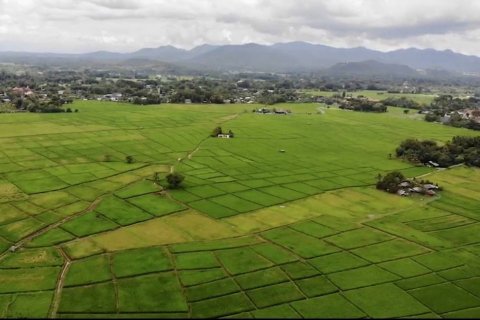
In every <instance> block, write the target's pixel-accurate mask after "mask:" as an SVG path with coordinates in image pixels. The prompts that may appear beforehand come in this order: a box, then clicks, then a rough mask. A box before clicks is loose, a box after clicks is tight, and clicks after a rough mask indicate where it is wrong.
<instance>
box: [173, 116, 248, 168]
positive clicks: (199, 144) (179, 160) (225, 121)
mask: <svg viewBox="0 0 480 320" xmlns="http://www.w3.org/2000/svg"><path fill="white" fill-rule="evenodd" d="M238 116H240V114H239V113H236V114H233V115H231V116H228V117H225V119H222V121H220V122H219V124H224V123H227V122H229V121H231V120H234V119H236V118H237V117H238ZM209 138H210V136H207V137H206V138H204V139H202V140H201V141H200V142H199V143H198V144H197V146H196V147H195V149H193V150H192V151H190V152H189V153H187V155H186V156H185V157H183V158H179V159H178V162H182V161H183V160H185V159H188V160H191V159H192V157H193V155H194V154H195V153H196V152H198V151H199V150H200V147H201V145H202V144H203V143H204V142H205V141H207V140H208V139H209ZM173 172H174V166H173V165H172V166H171V167H170V173H173Z"/></svg>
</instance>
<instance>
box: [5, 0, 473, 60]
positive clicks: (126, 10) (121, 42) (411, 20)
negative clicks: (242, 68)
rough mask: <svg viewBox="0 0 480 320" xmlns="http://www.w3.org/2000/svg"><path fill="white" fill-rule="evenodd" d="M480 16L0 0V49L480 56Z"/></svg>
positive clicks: (465, 2)
mask: <svg viewBox="0 0 480 320" xmlns="http://www.w3.org/2000/svg"><path fill="white" fill-rule="evenodd" d="M479 14H480V1H470V0H456V1H447V0H422V1H419V0H335V1H331V0H302V1H295V0H283V1H278V0H229V1H221V0H84V1H75V0H22V1H18V0H0V43H2V44H3V45H2V50H28V51H57V52H86V51H95V50H111V51H133V50H136V49H139V48H142V47H157V46H160V45H175V46H179V47H183V48H190V47H192V46H195V45H199V44H203V43H212V44H227V43H245V42H259V43H274V42H287V41H309V42H313V43H322V44H326V45H333V46H342V47H354V46H368V47H371V48H374V49H380V50H391V49H396V48H401V47H410V46H414V47H420V48H422V47H434V48H438V49H444V48H450V49H452V50H454V51H459V52H464V53H471V54H478V55H480V41H479V40H480V20H479V19H478V16H479ZM432 39H435V41H433V40H432Z"/></svg>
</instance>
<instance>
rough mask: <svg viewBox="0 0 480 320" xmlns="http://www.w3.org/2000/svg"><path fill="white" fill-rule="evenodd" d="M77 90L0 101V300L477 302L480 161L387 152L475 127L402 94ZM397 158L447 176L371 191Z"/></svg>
mask: <svg viewBox="0 0 480 320" xmlns="http://www.w3.org/2000/svg"><path fill="white" fill-rule="evenodd" d="M417 98H418V99H429V98H431V97H420V96H418V97H417ZM74 107H75V108H78V109H79V110H80V112H78V113H72V114H67V113H65V114H4V115H1V116H0V146H1V148H0V316H2V317H6V318H18V317H27V318H29V317H30V318H32V317H35V318H38V317H40V318H41V317H48V316H50V317H62V318H73V317H81V318H86V317H87V318H89V317H98V316H100V317H111V318H124V317H134V318H137V317H138V318H140V317H156V318H162V317H167V318H172V317H181V318H184V317H194V318H198V317H242V318H244V317H250V318H268V317H280V318H281V317H284V318H301V317H304V318H312V317H315V318H329V317H330V318H331V317H333V318H340V317H347V318H358V317H360V318H361V317H371V318H388V317H453V316H459V317H480V291H479V290H478V287H479V285H480V280H479V279H480V272H479V270H480V237H479V236H478V234H479V230H480V202H479V200H478V199H480V187H479V186H478V185H479V184H478V181H480V171H479V170H478V169H473V168H466V167H458V168H454V169H449V170H443V171H433V170H432V169H429V168H424V167H414V166H412V165H411V164H409V163H406V162H403V161H400V160H396V159H390V157H389V156H388V155H389V153H394V150H395V147H396V146H397V145H398V143H399V142H400V141H402V140H404V139H406V138H410V137H416V138H421V139H425V138H429V139H434V140H436V141H440V142H444V141H446V140H448V139H451V137H452V136H455V135H473V134H475V133H474V132H472V131H467V130H464V129H457V128H452V127H446V126H442V125H437V124H431V123H426V122H423V121H419V120H416V119H415V118H412V117H409V116H406V115H403V113H402V112H401V110H400V109H391V110H390V112H388V113H386V114H365V113H355V112H348V111H342V110H339V109H337V108H329V109H327V108H324V109H325V112H324V113H322V114H317V113H316V110H317V108H319V107H324V106H320V105H318V104H292V105H287V106H283V107H285V108H287V107H288V109H291V110H292V111H293V114H291V115H289V116H275V115H258V114H254V113H252V112H251V110H250V109H252V107H255V106H251V105H248V106H246V105H228V106H212V105H188V106H187V105H159V106H148V107H138V106H132V105H127V104H116V103H99V102H91V101H90V102H88V101H87V102H85V101H82V102H75V106H74ZM218 125H221V126H222V127H223V128H224V129H227V130H229V129H231V130H232V131H234V132H235V138H234V139H216V138H211V137H209V134H210V132H211V130H212V129H213V128H214V127H216V126H218ZM280 150H284V152H280ZM127 156H132V157H133V159H134V161H133V163H126V162H125V158H126V157H127ZM392 170H400V171H402V172H404V174H406V175H408V176H411V177H413V176H419V175H423V174H428V175H429V176H428V179H430V180H432V181H435V182H438V183H439V184H440V185H442V186H443V187H444V191H443V192H442V193H441V196H440V197H436V198H428V199H427V198H423V197H410V198H402V197H398V196H395V195H389V194H386V193H382V192H380V191H377V190H375V188H374V187H373V185H374V184H375V181H376V177H377V175H378V174H384V173H386V172H389V171H392ZM171 171H176V172H180V173H182V174H183V175H184V176H185V181H184V185H183V187H182V188H179V189H176V190H169V189H166V183H165V180H163V177H164V176H165V175H167V174H168V173H169V172H171ZM155 176H159V177H161V178H162V179H161V181H159V182H158V181H157V182H158V183H157V182H156V181H154V180H155V179H154V177H155Z"/></svg>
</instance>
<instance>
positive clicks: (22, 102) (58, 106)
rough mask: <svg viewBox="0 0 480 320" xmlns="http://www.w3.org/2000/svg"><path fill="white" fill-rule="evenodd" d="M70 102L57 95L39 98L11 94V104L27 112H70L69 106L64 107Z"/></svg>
mask: <svg viewBox="0 0 480 320" xmlns="http://www.w3.org/2000/svg"><path fill="white" fill-rule="evenodd" d="M72 102H73V100H72V99H67V98H61V97H59V96H58V95H53V96H52V97H50V98H40V97H38V96H37V95H29V96H15V95H13V96H12V101H11V105H12V106H14V107H15V109H16V110H24V111H28V112H41V113H60V112H72V109H71V108H64V106H65V105H66V104H70V103H72ZM75 112H78V109H75Z"/></svg>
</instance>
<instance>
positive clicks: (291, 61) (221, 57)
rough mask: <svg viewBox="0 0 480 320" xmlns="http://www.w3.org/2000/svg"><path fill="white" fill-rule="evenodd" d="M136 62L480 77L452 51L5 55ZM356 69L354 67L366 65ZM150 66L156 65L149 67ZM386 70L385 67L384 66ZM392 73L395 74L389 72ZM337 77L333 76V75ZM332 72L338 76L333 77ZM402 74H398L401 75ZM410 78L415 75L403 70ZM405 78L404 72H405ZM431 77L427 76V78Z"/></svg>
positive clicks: (0, 55)
mask: <svg viewBox="0 0 480 320" xmlns="http://www.w3.org/2000/svg"><path fill="white" fill-rule="evenodd" d="M130 59H143V60H145V61H154V62H164V63H171V64H174V65H177V66H184V67H188V68H193V69H198V70H208V71H255V72H317V71H320V70H324V69H326V68H330V67H333V66H335V65H337V64H339V63H343V64H345V63H347V65H344V66H343V67H342V66H341V65H340V66H336V69H337V70H336V71H335V69H334V70H333V71H335V72H337V71H339V70H338V69H339V68H340V69H341V68H347V69H349V70H350V71H352V70H353V69H355V68H357V69H358V70H361V69H362V68H364V69H365V71H367V70H372V68H375V69H378V68H379V67H381V65H375V66H374V65H372V63H371V61H377V62H379V63H383V64H388V65H391V64H394V65H405V66H408V67H410V68H412V69H423V70H427V69H432V70H445V71H449V72H458V73H480V57H477V56H468V55H463V54H460V53H455V52H453V51H451V50H445V51H438V50H433V49H424V50H421V49H414V48H410V49H401V50H395V51H390V52H381V51H376V50H370V49H367V48H363V47H358V48H334V47H329V46H324V45H319V44H310V43H306V42H290V43H278V44H274V45H260V44H255V43H249V44H243V45H221V46H215V45H208V44H206V45H201V46H198V47H195V48H193V49H191V50H184V49H178V48H175V47H173V46H162V47H158V48H144V49H141V50H138V51H135V52H132V53H115V52H109V51H99V52H92V53H87V54H53V53H23V52H0V62H20V63H31V64H38V63H44V64H55V63H59V62H61V63H62V64H65V63H68V61H72V63H74V64H76V65H78V64H81V63H89V62H92V63H95V62H102V63H112V62H115V63H116V62H119V63H121V62H122V61H127V60H130ZM366 61H369V63H368V64H365V63H362V64H360V65H355V64H353V65H351V64H349V63H354V62H366ZM147 64H149V65H150V64H151V62H148V63H147ZM382 67H385V66H382ZM388 68H391V66H390V67H388ZM330 71H332V70H330ZM333 71H332V72H333ZM400 71H401V70H400V69H398V70H396V72H400ZM403 72H405V75H408V74H411V71H409V72H407V70H405V69H404V70H403ZM400 73H401V72H400ZM424 74H425V73H424Z"/></svg>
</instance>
